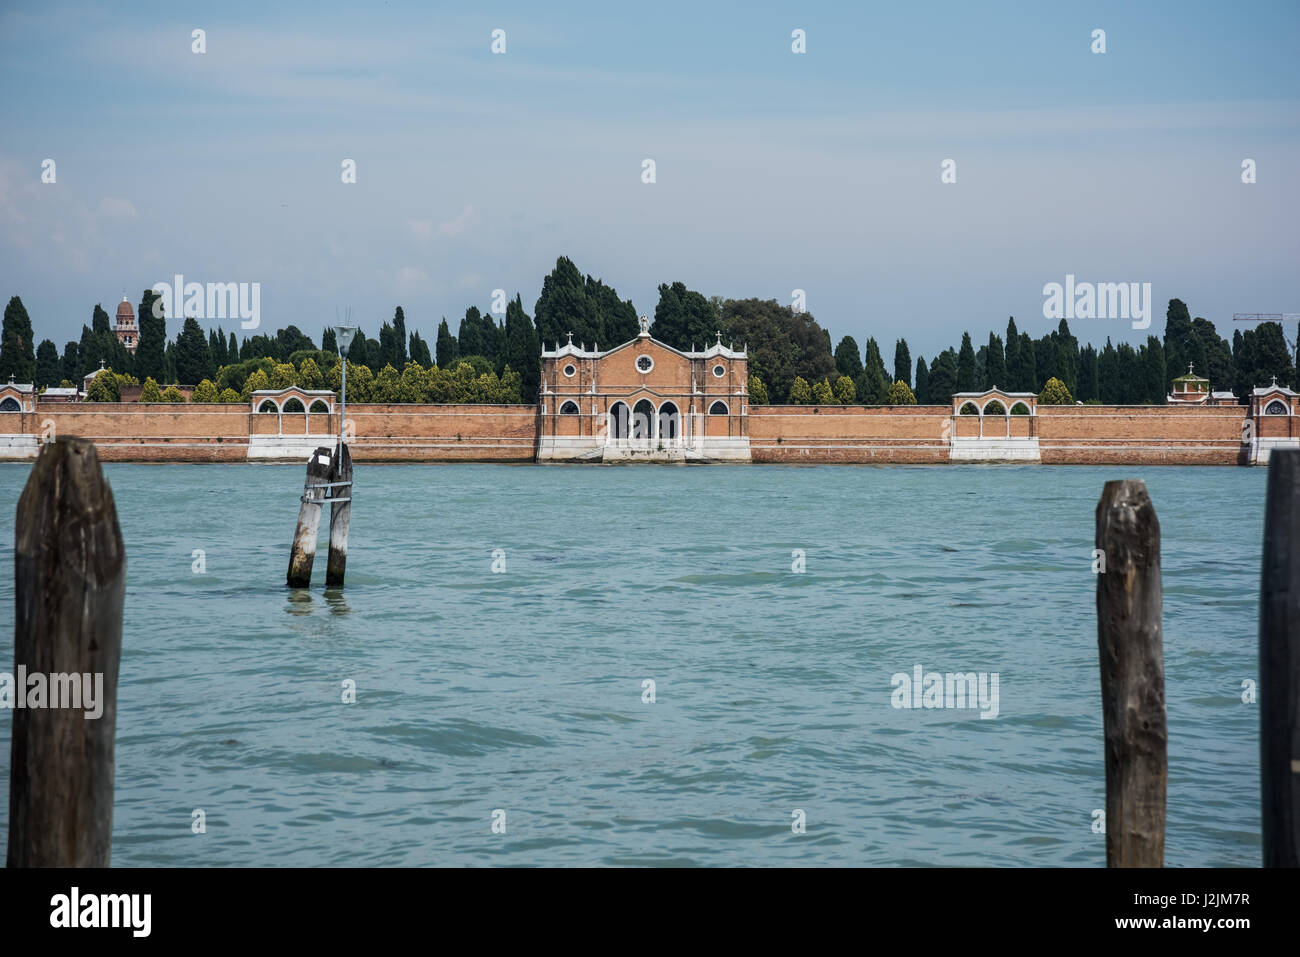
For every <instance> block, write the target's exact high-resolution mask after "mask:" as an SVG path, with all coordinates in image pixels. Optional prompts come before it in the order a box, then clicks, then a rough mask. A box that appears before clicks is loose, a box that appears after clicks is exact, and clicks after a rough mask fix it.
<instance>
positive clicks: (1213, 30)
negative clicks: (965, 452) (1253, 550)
mask: <svg viewBox="0 0 1300 957" xmlns="http://www.w3.org/2000/svg"><path fill="white" fill-rule="evenodd" d="M195 28H202V29H204V30H205V31H206V33H207V52H206V53H205V54H203V55H196V54H194V53H192V52H191V50H190V46H191V40H190V33H191V30H193V29H195ZM496 28H501V29H504V30H505V31H506V42H507V52H506V53H505V55H501V56H495V55H493V54H492V53H491V52H490V43H491V36H490V35H491V32H492V30H493V29H496ZM795 28H801V29H803V30H805V31H806V34H807V53H806V54H804V55H795V54H793V53H792V52H791V49H790V44H791V40H790V34H791V31H792V30H793V29H795ZM1095 28H1101V29H1104V30H1105V31H1106V45H1107V52H1106V53H1105V54H1104V55H1096V54H1093V53H1091V52H1090V49H1089V48H1090V44H1091V32H1092V30H1093V29H1095ZM1297 49H1300V3H1297V2H1295V0H1291V2H1285V3H1249V2H1248V3H1245V4H1227V3H1222V4H1208V3H1186V2H1184V3H1150V4H1142V3H1137V4H1134V3H1086V4H1084V3H1052V4H1030V3H1020V4H1009V3H1008V4H1001V3H999V4H980V5H976V4H969V3H952V4H948V3H932V4H925V5H920V4H890V5H884V4H869V5H868V4H861V3H842V4H838V3H837V4H813V5H809V4H786V5H767V4H752V3H747V4H726V5H723V4H709V5H705V4H698V3H697V4H677V3H655V4H646V5H638V6H632V5H624V4H608V3H601V4H597V3H591V4H573V3H568V4H566V3H553V4H548V5H545V6H541V7H539V6H538V5H536V4H498V5H494V6H492V7H491V8H490V9H488V10H485V11H484V12H482V13H477V12H476V13H473V14H468V15H467V14H465V13H463V12H460V10H459V9H458V8H457V6H456V5H451V4H447V5H442V4H432V5H431V4H427V3H420V4H405V3H398V2H392V3H388V4H347V5H343V4H333V3H320V4H312V5H309V6H307V5H304V6H292V5H281V4H274V3H266V2H263V3H242V2H226V3H221V4H180V3H132V4H121V5H105V4H85V5H74V4H67V5H61V4H35V3H21V2H20V3H16V4H15V3H9V4H7V5H6V6H5V8H4V9H3V11H0V89H3V90H4V94H3V99H2V100H0V131H3V135H2V136H0V294H3V295H4V297H5V298H6V299H7V297H8V296H9V295H13V294H18V295H21V296H22V298H23V301H24V303H26V305H27V308H28V311H29V312H30V313H31V315H32V318H33V322H34V323H35V326H36V331H37V335H38V336H39V337H41V338H45V337H49V338H52V339H55V340H56V341H57V342H58V343H59V344H60V348H61V347H62V343H63V342H64V341H65V340H67V339H69V338H76V337H77V336H78V335H79V332H80V328H81V325H82V324H83V323H87V322H89V319H90V312H91V308H92V306H93V305H94V304H95V303H96V302H101V303H103V304H104V306H105V308H106V309H108V310H109V312H110V313H111V312H112V311H113V305H114V303H116V302H117V301H119V300H120V299H121V296H122V294H123V292H125V293H126V294H127V295H129V296H130V297H131V300H132V302H136V301H138V299H139V296H140V291H141V290H142V289H143V288H145V287H146V286H150V285H152V284H153V283H155V282H159V281H170V279H171V277H172V276H173V274H175V273H182V274H184V275H185V277H186V279H187V280H191V281H200V282H260V283H261V286H262V323H263V326H264V327H266V328H267V329H268V330H270V331H273V330H274V329H275V328H277V327H280V326H284V325H287V324H289V323H294V324H296V325H298V326H300V327H301V328H302V329H303V330H304V331H306V332H308V333H309V334H311V335H312V336H313V337H318V336H319V334H320V330H321V327H322V326H323V325H325V324H326V323H328V322H331V321H332V320H333V317H334V315H335V310H336V308H338V309H341V308H344V307H347V306H351V307H352V310H353V315H354V317H356V318H359V319H360V321H361V323H362V325H363V327H364V328H366V330H367V331H368V332H369V333H370V334H374V333H375V331H376V330H377V329H378V325H379V323H380V322H381V321H383V320H385V319H388V318H391V316H392V313H393V309H394V307H395V306H397V305H399V304H400V305H402V306H403V307H404V309H405V312H406V315H407V323H408V328H409V327H414V328H418V329H419V330H420V331H421V332H422V333H423V334H424V335H425V337H426V338H428V339H432V337H433V331H434V329H435V328H436V325H437V322H438V320H439V319H440V318H441V317H442V316H444V315H445V316H447V317H448V319H449V320H452V321H453V326H454V323H455V321H456V320H458V318H459V316H460V315H462V314H463V312H464V310H465V308H466V306H468V305H477V306H479V307H480V308H481V309H486V308H487V306H488V304H489V301H490V297H491V293H492V290H493V289H495V288H498V287H500V288H504V289H506V290H507V292H508V293H509V294H510V295H511V296H512V297H513V295H514V294H515V292H519V293H521V294H522V296H523V300H524V303H525V306H526V308H527V309H528V310H529V311H530V312H531V309H532V304H533V302H534V301H535V300H536V297H537V294H538V292H539V290H540V288H541V280H542V277H543V276H544V275H545V274H546V273H547V272H548V271H549V270H550V269H551V268H552V267H553V265H554V261H555V258H556V257H557V256H559V255H568V256H570V257H571V258H573V259H574V261H575V262H576V263H577V264H578V267H579V268H580V269H582V270H583V271H584V272H587V273H591V274H593V275H596V276H599V277H601V278H603V279H604V280H605V281H606V282H608V283H611V284H613V285H614V286H615V287H616V288H617V289H618V290H619V293H620V294H621V295H622V296H623V297H624V298H631V299H632V300H633V302H634V303H635V304H636V306H637V308H638V310H639V311H640V312H643V313H646V314H653V310H654V305H655V302H656V299H657V293H656V291H655V290H656V287H657V285H658V284H659V283H661V282H672V281H677V280H680V281H682V282H685V283H686V284H687V285H688V286H690V287H691V288H694V289H698V290H699V291H701V292H703V293H704V294H706V295H714V294H717V295H722V296H737V297H743V296H758V297H761V298H776V299H778V300H780V301H782V302H789V301H790V298H791V294H792V291H793V290H794V289H803V290H805V291H806V295H807V303H808V308H809V309H810V310H811V311H812V312H813V314H814V315H815V316H816V317H817V318H818V320H819V321H820V322H821V323H822V324H823V325H824V326H826V327H827V328H828V329H829V330H830V332H831V334H832V336H833V338H834V339H835V340H836V341H838V339H839V337H840V336H842V335H845V334H851V335H853V336H855V337H856V338H857V339H858V340H859V343H862V342H864V341H865V339H866V337H867V336H869V335H874V336H876V338H877V339H878V340H879V341H880V342H881V343H882V346H883V347H884V349H885V352H886V355H887V357H888V356H892V345H893V341H894V339H895V338H897V337H898V336H906V337H907V339H908V341H909V343H910V344H911V347H912V354H913V356H914V357H915V356H917V355H920V354H924V355H926V356H927V357H929V356H931V355H932V354H933V353H934V352H935V351H937V350H939V349H941V348H944V347H946V346H948V345H954V344H956V343H957V342H958V341H959V339H960V335H961V331H962V330H964V329H968V330H970V331H971V333H972V335H973V336H974V337H975V339H976V341H977V342H979V341H982V340H984V339H986V338H987V335H988V331H989V329H996V330H998V331H999V332H1001V331H1002V330H1003V329H1004V328H1005V326H1006V321H1007V317H1008V316H1009V315H1014V316H1015V317H1016V321H1017V323H1018V324H1019V325H1020V327H1021V328H1022V329H1024V330H1027V331H1029V332H1031V333H1032V334H1035V335H1038V334H1041V333H1042V332H1043V331H1045V330H1046V329H1048V328H1050V327H1052V326H1054V325H1055V323H1054V322H1050V321H1049V320H1047V319H1044V318H1043V315H1042V307H1043V298H1044V297H1043V294H1042V288H1043V285H1044V284H1045V283H1049V282H1062V281H1063V280H1064V277H1065V275H1066V274H1067V273H1073V274H1074V275H1075V276H1076V277H1078V279H1079V280H1080V281H1086V280H1091V281H1095V282H1121V281H1136V282H1150V283H1151V284H1152V290H1153V296H1154V298H1155V300H1156V301H1157V304H1158V305H1157V314H1156V321H1155V322H1154V323H1153V324H1152V328H1151V330H1149V331H1150V332H1155V333H1159V332H1160V331H1161V330H1162V329H1163V316H1164V303H1165V302H1166V301H1167V300H1168V299H1169V298H1171V297H1174V296H1177V297H1180V298H1182V299H1184V300H1185V301H1186V302H1187V303H1188V305H1189V307H1190V309H1191V311H1192V314H1193V315H1200V316H1205V317H1206V318H1209V319H1212V320H1213V321H1214V322H1215V323H1216V324H1217V325H1218V327H1219V329H1220V332H1221V333H1223V334H1226V335H1229V336H1230V335H1231V332H1232V327H1233V324H1232V322H1231V315H1232V313H1233V312H1238V311H1240V312H1255V311H1258V312H1280V311H1286V312H1300V281H1298V279H1297V276H1298V275H1300V270H1298V269H1297V263H1300V231H1298V230H1297V221H1296V220H1297V216H1296V213H1297V209H1298V208H1300V183H1298V178H1300V61H1298V58H1297V56H1296V51H1297ZM45 158H53V159H54V160H55V161H56V164H57V182H56V183H55V184H43V183H41V180H40V176H41V162H42V160H43V159H45ZM345 158H351V159H354V160H355V161H356V163H357V183H356V184H346V185H345V184H343V183H342V182H341V181H340V163H341V162H342V161H343V160H344V159H345ZM646 158H651V159H653V160H654V161H655V164H656V173H657V182H655V183H654V184H649V185H648V184H644V183H642V182H641V164H642V160H643V159H646ZM948 158H952V159H954V160H956V162H957V182H956V183H955V184H942V183H940V180H939V172H940V163H941V162H942V161H943V160H944V159H948ZM1245 158H1252V159H1254V160H1255V161H1256V163H1257V168H1258V182H1257V183H1255V184H1253V185H1244V184H1242V182H1241V176H1240V174H1241V162H1242V160H1243V159H1245ZM173 325H174V323H169V332H170V333H172V334H174V332H175V329H174V328H170V327H171V326H173ZM1072 329H1073V331H1074V332H1075V334H1076V335H1078V336H1079V337H1080V338H1081V339H1084V340H1085V341H1094V342H1104V341H1105V338H1106V337H1107V336H1111V337H1112V338H1114V339H1116V340H1119V339H1129V340H1130V341H1136V340H1138V339H1139V338H1141V337H1144V336H1145V335H1146V332H1137V331H1134V330H1132V329H1131V327H1130V324H1129V323H1128V322H1127V321H1122V320H1077V321H1076V322H1074V323H1073V324H1072Z"/></svg>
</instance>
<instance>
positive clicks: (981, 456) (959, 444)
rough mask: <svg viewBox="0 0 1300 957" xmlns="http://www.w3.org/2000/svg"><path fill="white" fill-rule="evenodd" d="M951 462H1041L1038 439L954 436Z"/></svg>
mask: <svg viewBox="0 0 1300 957" xmlns="http://www.w3.org/2000/svg"><path fill="white" fill-rule="evenodd" d="M948 460H949V461H951V462H1040V461H1042V458H1041V456H1040V455H1039V454H1038V439H1036V438H1033V439H1008V438H1005V437H1002V438H987V437H986V438H982V439H979V438H954V439H953V440H952V444H951V445H950V446H949V449H948Z"/></svg>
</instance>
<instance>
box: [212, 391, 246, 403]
mask: <svg viewBox="0 0 1300 957" xmlns="http://www.w3.org/2000/svg"><path fill="white" fill-rule="evenodd" d="M217 401H218V402H242V401H243V400H242V399H241V398H240V397H239V393H238V392H236V391H235V390H234V389H222V390H221V397H220V398H219V399H217Z"/></svg>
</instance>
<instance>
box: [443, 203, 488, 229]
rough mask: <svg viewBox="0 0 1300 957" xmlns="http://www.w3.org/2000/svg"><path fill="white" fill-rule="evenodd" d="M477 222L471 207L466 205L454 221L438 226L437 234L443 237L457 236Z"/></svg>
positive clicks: (476, 216) (476, 215)
mask: <svg viewBox="0 0 1300 957" xmlns="http://www.w3.org/2000/svg"><path fill="white" fill-rule="evenodd" d="M477 221H478V213H476V212H475V211H474V207H473V206H469V205H466V206H465V208H464V209H462V210H461V211H460V215H459V216H457V217H456V218H455V219H449V220H447V221H446V222H445V223H439V224H438V232H440V233H442V234H443V235H444V236H458V235H460V234H461V233H463V232H464V231H465V230H467V229H468V228H469V227H470V226H472V225H474V223H476V222H477Z"/></svg>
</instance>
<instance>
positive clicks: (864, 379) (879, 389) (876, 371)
mask: <svg viewBox="0 0 1300 957" xmlns="http://www.w3.org/2000/svg"><path fill="white" fill-rule="evenodd" d="M854 391H855V392H856V394H857V400H858V401H859V402H861V403H862V404H863V405H884V403H885V400H886V399H887V398H888V397H889V381H888V379H887V378H886V376H885V362H884V359H883V358H882V357H881V355H880V346H879V345H877V344H876V338H875V336H871V337H870V338H868V339H867V359H866V362H865V363H863V367H862V374H861V376H860V377H859V381H858V383H856V384H855V385H854Z"/></svg>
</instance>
